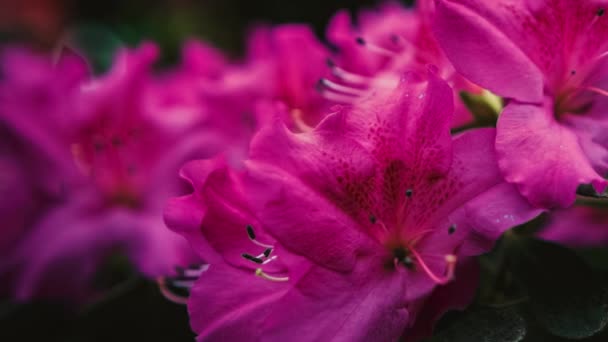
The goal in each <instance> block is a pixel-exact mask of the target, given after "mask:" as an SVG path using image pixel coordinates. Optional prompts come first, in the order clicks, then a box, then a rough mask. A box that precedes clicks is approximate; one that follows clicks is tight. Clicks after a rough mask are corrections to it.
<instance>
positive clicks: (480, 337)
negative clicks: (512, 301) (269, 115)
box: [428, 308, 526, 342]
mask: <svg viewBox="0 0 608 342" xmlns="http://www.w3.org/2000/svg"><path fill="white" fill-rule="evenodd" d="M525 335H526V324H525V322H524V319H523V318H522V317H521V316H520V315H519V314H518V313H517V311H515V309H513V308H505V309H493V308H476V309H469V310H467V311H465V312H464V313H463V315H462V316H461V317H459V318H458V319H456V320H455V321H454V322H453V323H452V324H451V325H450V326H449V327H447V328H446V329H444V330H442V331H439V332H438V333H437V334H435V336H433V338H431V339H430V340H429V341H428V342H470V341H476V342H517V341H521V340H522V339H523V338H524V336H525Z"/></svg>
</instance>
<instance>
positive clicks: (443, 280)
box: [409, 249, 458, 285]
mask: <svg viewBox="0 0 608 342" xmlns="http://www.w3.org/2000/svg"><path fill="white" fill-rule="evenodd" d="M409 251H410V252H411V253H412V254H413V255H414V256H415V257H416V260H418V263H419V264H420V266H421V267H422V269H423V270H424V272H425V273H426V274H427V275H428V276H429V278H431V279H432V280H433V281H434V282H436V283H437V284H440V285H445V284H447V283H449V282H450V281H451V280H452V279H453V278H454V270H455V268H456V261H457V260H458V259H457V257H456V256H455V255H454V254H447V255H446V256H445V262H446V263H447V268H448V270H447V273H446V275H445V276H443V277H440V276H437V275H436V274H435V273H434V272H433V271H432V270H431V269H430V268H429V267H428V266H427V265H426V263H425V262H424V260H423V259H422V257H421V256H420V254H418V252H416V251H415V250H414V249H409Z"/></svg>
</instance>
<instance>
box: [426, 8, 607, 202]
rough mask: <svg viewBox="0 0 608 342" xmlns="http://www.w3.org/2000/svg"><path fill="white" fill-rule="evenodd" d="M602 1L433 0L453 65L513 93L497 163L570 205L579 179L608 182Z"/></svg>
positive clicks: (528, 190) (541, 193)
mask: <svg viewBox="0 0 608 342" xmlns="http://www.w3.org/2000/svg"><path fill="white" fill-rule="evenodd" d="M606 5H608V3H607V2H606V1H603V0H602V1H600V0H591V1H570V0H555V1H527V0H501V1H492V2H488V1H481V0H438V1H437V16H436V18H435V26H436V31H437V38H438V40H439V41H440V42H441V45H442V47H443V48H444V50H445V52H446V54H447V56H448V57H449V58H450V60H451V61H452V63H453V64H454V66H455V67H456V69H457V70H458V71H459V72H461V73H462V74H463V75H464V76H465V77H467V78H469V79H470V80H471V81H473V82H475V83H477V84H479V85H481V86H483V87H487V88H488V89H489V90H491V91H493V92H494V93H496V94H498V95H500V96H503V97H505V98H507V99H508V100H509V103H508V105H507V106H506V107H505V109H504V110H503V112H502V113H501V115H500V118H499V121H498V126H497V136H496V149H497V154H498V158H499V165H500V168H501V170H502V171H503V172H504V174H505V176H506V179H507V180H508V181H509V182H512V183H515V184H517V185H518V187H519V189H520V191H521V192H522V194H524V196H526V197H527V198H528V199H529V200H530V201H531V202H532V203H533V204H535V205H538V206H544V207H554V206H559V207H566V206H569V205H571V204H572V203H573V202H574V200H575V192H576V189H577V187H578V186H579V185H580V184H582V183H591V184H593V186H594V187H595V189H596V190H597V191H598V192H601V191H603V189H604V188H605V186H606V184H607V183H606V180H605V179H604V175H605V174H606V172H607V171H608V164H607V163H608V150H607V148H608V145H607V143H608V141H607V140H606V137H605V135H604V134H603V132H605V131H606V129H607V128H608V126H607V122H608V121H607V120H608V116H607V113H608V112H607V111H606V108H605V106H606V103H608V102H607V101H608V99H607V97H606V95H608V93H607V92H606V80H607V79H608V77H607V76H608V74H606V66H607V64H606V63H607V61H608V59H607V58H606V56H608V53H607V51H608V43H607V42H606V39H605V37H606V34H608V21H607V19H608V18H606V17H605V16H604V13H605V7H606Z"/></svg>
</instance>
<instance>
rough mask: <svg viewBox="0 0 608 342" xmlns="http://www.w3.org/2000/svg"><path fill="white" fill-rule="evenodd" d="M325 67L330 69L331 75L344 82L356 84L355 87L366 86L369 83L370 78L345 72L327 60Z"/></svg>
mask: <svg viewBox="0 0 608 342" xmlns="http://www.w3.org/2000/svg"><path fill="white" fill-rule="evenodd" d="M327 66H328V67H329V68H330V69H331V71H332V74H333V75H334V76H336V77H338V78H340V79H342V80H343V81H345V82H348V83H351V84H356V85H366V84H368V83H369V82H370V81H371V78H369V77H366V76H362V75H359V74H355V73H353V72H350V71H346V70H344V69H342V68H340V67H339V66H337V65H336V63H334V61H333V60H331V59H328V60H327Z"/></svg>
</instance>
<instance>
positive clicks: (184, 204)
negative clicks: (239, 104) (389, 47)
mask: <svg viewBox="0 0 608 342" xmlns="http://www.w3.org/2000/svg"><path fill="white" fill-rule="evenodd" d="M452 115H453V98H452V89H451V88H450V87H449V86H448V85H447V84H446V83H445V82H444V81H442V80H441V79H440V78H439V77H438V76H437V75H436V74H435V73H434V72H432V71H429V72H428V77H426V76H425V77H421V76H416V74H407V75H404V76H403V77H402V78H401V79H400V81H399V83H398V85H397V87H396V88H395V89H393V90H391V91H386V90H383V91H374V92H373V93H370V95H368V96H367V97H364V98H363V99H361V100H360V101H357V102H356V103H355V104H354V105H353V106H352V107H351V106H349V107H344V108H341V109H339V110H337V111H336V112H334V113H331V114H329V115H328V116H327V117H326V118H325V119H324V120H323V121H322V122H321V123H320V124H319V125H318V126H317V127H316V128H315V129H314V130H312V131H310V132H303V133H293V132H291V131H290V130H289V129H287V128H286V127H285V125H284V124H283V123H282V122H281V120H280V119H278V120H277V121H275V123H274V124H272V125H270V126H268V127H266V128H264V129H262V130H261V131H260V132H258V134H257V135H256V136H255V137H254V140H253V142H252V144H251V150H250V155H249V160H247V161H246V162H245V165H244V169H241V170H233V169H231V168H230V167H228V166H227V165H226V162H225V161H224V160H222V159H221V158H220V159H215V160H207V161H197V162H191V163H189V164H188V165H186V166H185V167H184V168H183V169H182V172H181V174H182V177H184V178H185V179H187V180H189V181H190V183H191V184H192V186H193V188H194V193H192V194H191V195H188V196H184V197H179V198H174V199H172V200H171V201H170V202H169V205H168V206H167V208H166V210H165V220H166V222H167V224H168V225H169V227H171V228H172V229H174V230H175V231H178V232H180V233H181V234H183V235H184V236H186V237H187V238H188V240H189V241H190V242H191V244H192V245H193V247H194V249H195V250H196V251H197V252H198V253H199V255H200V256H201V257H202V258H204V259H205V260H207V261H208V262H209V263H210V267H209V269H208V270H207V271H206V273H205V275H204V277H201V278H200V279H199V280H198V281H197V282H196V284H195V286H194V288H193V289H192V293H191V297H190V300H189V311H190V316H191V323H192V326H193V328H194V330H195V331H196V332H197V334H198V338H199V340H205V341H208V340H222V339H223V340H238V339H261V340H277V341H278V340H286V339H289V340H296V341H304V340H307V341H309V340H348V341H352V340H372V339H373V340H378V341H394V340H396V339H398V338H399V337H400V336H402V335H405V336H407V337H409V338H414V337H419V336H422V335H424V334H425V333H428V329H429V328H431V327H432V324H433V322H434V321H435V320H436V319H437V318H438V317H439V316H441V314H443V312H445V311H446V310H448V309H449V308H452V307H464V306H466V305H467V304H468V301H470V300H471V298H472V295H473V292H474V289H475V276H474V275H475V272H474V270H473V271H472V273H469V272H464V271H463V274H466V275H467V277H464V276H461V275H459V273H458V270H459V267H464V269H469V270H470V268H468V267H467V265H468V263H467V261H468V260H469V257H470V256H473V255H478V254H479V253H482V252H484V251H486V250H488V249H489V248H490V247H491V246H492V245H493V242H494V241H495V240H496V239H497V238H498V236H499V235H500V234H501V233H502V232H503V231H504V230H506V229H508V228H510V227H512V226H514V225H517V224H519V223H522V222H525V221H527V220H529V219H531V218H532V217H534V216H536V215H537V214H538V213H539V210H538V209H535V208H532V207H531V206H530V205H529V203H528V202H527V201H526V200H525V199H524V198H523V197H521V195H520V194H519V193H518V191H517V189H516V188H515V187H514V186H513V185H510V184H508V183H506V182H504V180H503V179H502V177H501V175H500V172H499V170H498V167H497V165H496V161H495V159H494V149H493V147H492V141H493V139H494V130H493V129H481V130H475V131H470V132H466V133H464V134H462V135H460V136H458V137H456V138H454V139H452V137H451V136H450V126H451V122H452ZM458 265H460V266H458ZM254 274H255V275H256V276H257V277H254ZM471 274H472V276H469V275H471ZM453 280H454V281H453ZM446 284H447V285H446ZM418 317H420V318H421V319H424V321H418ZM417 324H421V325H422V326H417Z"/></svg>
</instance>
